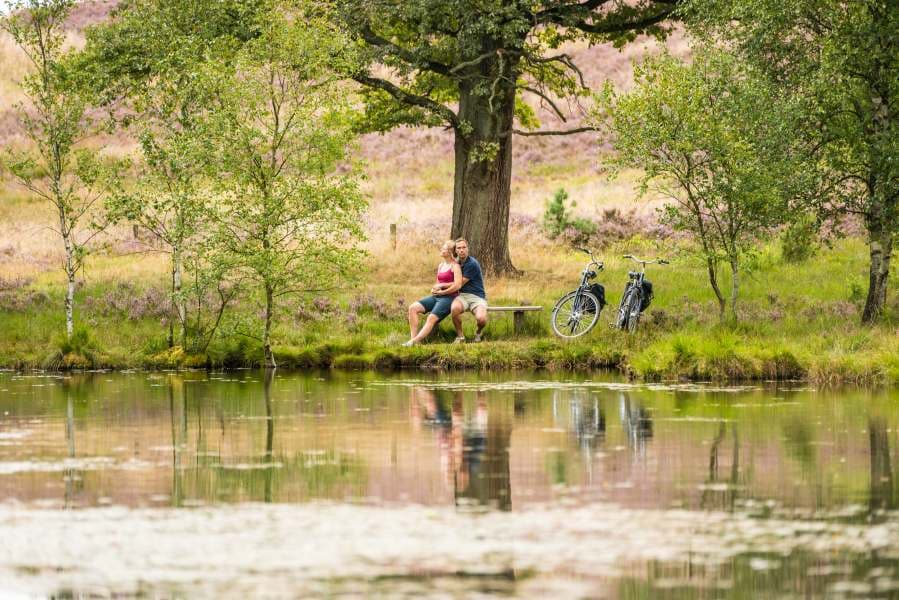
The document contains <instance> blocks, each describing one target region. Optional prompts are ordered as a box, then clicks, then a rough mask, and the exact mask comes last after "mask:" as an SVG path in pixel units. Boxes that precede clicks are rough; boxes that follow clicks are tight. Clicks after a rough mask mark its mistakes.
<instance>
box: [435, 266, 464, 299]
mask: <svg viewBox="0 0 899 600" xmlns="http://www.w3.org/2000/svg"><path fill="white" fill-rule="evenodd" d="M466 283H468V277H465V276H463V275H462V268H461V267H460V266H459V265H456V266H454V267H453V281H452V283H439V284H437V285H435V286H434V287H433V288H431V293H432V294H434V295H435V296H448V295H449V294H455V293H456V292H458V291H459V290H460V289H462V286H463V285H465V284H466Z"/></svg>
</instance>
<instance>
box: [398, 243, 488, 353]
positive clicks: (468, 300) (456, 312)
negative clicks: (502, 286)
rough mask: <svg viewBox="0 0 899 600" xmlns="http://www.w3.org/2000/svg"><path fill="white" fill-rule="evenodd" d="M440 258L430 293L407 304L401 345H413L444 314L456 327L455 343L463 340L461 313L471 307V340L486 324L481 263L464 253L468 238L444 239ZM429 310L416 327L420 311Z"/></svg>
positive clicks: (435, 324)
mask: <svg viewBox="0 0 899 600" xmlns="http://www.w3.org/2000/svg"><path fill="white" fill-rule="evenodd" d="M440 257H441V258H442V259H443V260H442V262H441V263H440V264H439V265H438V266H437V283H436V284H434V286H433V287H432V288H431V295H430V296H427V297H425V298H422V299H421V300H419V301H418V302H413V303H412V304H411V305H410V306H409V333H410V336H411V337H410V339H409V341H408V342H406V343H404V344H403V345H404V346H413V345H415V344H417V343H419V342H421V341H422V340H423V339H425V338H426V337H428V336H429V335H430V334H431V332H432V331H433V330H434V327H436V326H437V324H438V323H440V321H442V320H443V319H444V318H445V317H446V316H447V315H449V314H451V315H452V316H453V326H454V327H455V328H456V340H455V343H462V342H464V341H465V334H464V333H463V332H462V313H464V312H465V311H471V312H472V314H474V318H475V320H476V321H477V323H478V329H477V332H476V333H475V335H474V341H475V342H480V341H481V333H482V332H483V331H484V327H485V326H486V325H487V293H486V292H485V291H484V276H483V274H482V273H481V265H480V264H479V263H478V261H477V260H475V258H474V257H473V256H469V254H468V242H466V241H465V240H464V239H458V240H456V241H455V242H453V241H452V240H450V241H448V242H444V244H443V246H441V248H440ZM425 313H430V314H429V315H428V318H427V319H426V320H425V324H424V327H422V328H421V330H420V331H419V329H418V323H419V319H420V318H421V315H423V314H425Z"/></svg>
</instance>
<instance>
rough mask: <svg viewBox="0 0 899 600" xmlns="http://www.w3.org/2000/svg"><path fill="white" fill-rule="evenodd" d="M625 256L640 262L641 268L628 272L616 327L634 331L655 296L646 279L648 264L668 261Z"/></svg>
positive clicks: (665, 263) (660, 263) (663, 263)
mask: <svg viewBox="0 0 899 600" xmlns="http://www.w3.org/2000/svg"><path fill="white" fill-rule="evenodd" d="M623 258H629V259H631V260H632V261H634V262H636V263H637V264H639V265H640V270H639V271H629V272H628V274H627V277H628V282H627V285H626V286H625V287H624V295H622V296H621V304H620V305H619V306H618V320H617V321H616V322H615V327H617V328H618V329H626V330H627V331H629V332H631V333H633V332H634V331H636V330H637V325H638V324H639V323H640V315H641V314H642V313H643V311H644V310H646V307H648V306H649V303H650V302H652V297H653V292H652V283H650V282H649V281H647V280H646V265H667V264H668V261H667V260H665V259H664V258H657V259H655V260H641V259H639V258H637V257H635V256H631V255H630V254H625V255H624V257H623Z"/></svg>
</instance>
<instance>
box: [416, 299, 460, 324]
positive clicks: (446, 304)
mask: <svg viewBox="0 0 899 600" xmlns="http://www.w3.org/2000/svg"><path fill="white" fill-rule="evenodd" d="M418 303H419V304H421V305H422V306H424V307H425V312H429V313H431V314H432V315H434V316H435V317H437V321H438V322H439V321H442V320H443V319H444V318H445V317H446V315H448V314H450V309H451V308H452V306H453V299H452V297H450V296H427V297H426V298H422V299H421V300H419V301H418Z"/></svg>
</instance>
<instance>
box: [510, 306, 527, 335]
mask: <svg viewBox="0 0 899 600" xmlns="http://www.w3.org/2000/svg"><path fill="white" fill-rule="evenodd" d="M512 330H513V331H514V332H515V335H521V332H522V331H524V311H522V310H516V311H515V312H514V313H512Z"/></svg>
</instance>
